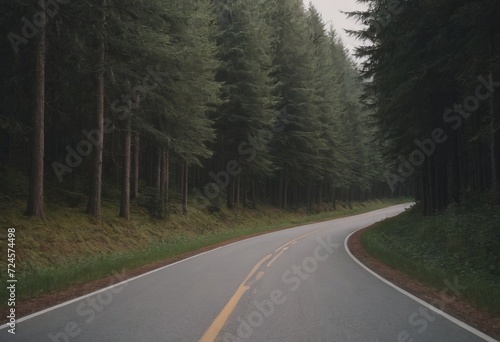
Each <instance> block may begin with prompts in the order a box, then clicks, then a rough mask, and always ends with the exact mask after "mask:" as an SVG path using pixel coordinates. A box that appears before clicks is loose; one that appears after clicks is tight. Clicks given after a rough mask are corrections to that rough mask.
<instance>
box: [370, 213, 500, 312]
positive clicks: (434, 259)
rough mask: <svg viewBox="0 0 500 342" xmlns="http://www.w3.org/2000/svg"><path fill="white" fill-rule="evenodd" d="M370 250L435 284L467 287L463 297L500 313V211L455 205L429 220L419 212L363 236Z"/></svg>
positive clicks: (386, 260)
mask: <svg viewBox="0 0 500 342" xmlns="http://www.w3.org/2000/svg"><path fill="white" fill-rule="evenodd" d="M361 243H362V244H363V246H364V247H365V248H366V249H367V251H368V252H369V253H370V254H372V255H374V256H375V257H377V258H378V259H380V260H381V261H383V262H384V263H386V264H387V265H389V266H391V267H393V268H396V269H398V270H401V271H403V272H404V273H406V274H408V275H410V276H412V277H414V278H416V279H418V280H419V281H421V282H423V283H425V284H428V285H431V286H433V287H435V288H436V289H438V290H443V289H444V288H446V285H445V281H446V280H448V281H449V282H451V283H454V280H455V279H458V283H459V284H460V285H461V286H464V287H465V289H464V290H463V291H461V295H460V296H461V297H462V298H464V299H466V300H468V301H470V302H471V303H473V304H474V305H476V306H477V307H479V308H482V309H486V310H487V311H489V312H490V313H492V314H495V315H500V215H499V211H498V208H491V207H489V206H487V205H481V206H477V207H474V208H460V207H452V208H450V209H448V210H447V211H446V212H444V213H441V214H437V215H434V216H430V217H423V216H421V215H420V214H419V212H418V211H417V210H416V209H414V210H410V211H409V212H407V213H405V214H403V215H401V216H398V217H395V218H392V219H389V220H386V221H383V222H381V223H379V224H377V225H376V226H375V227H374V228H372V229H370V230H368V231H366V232H364V233H363V234H362V235H361Z"/></svg>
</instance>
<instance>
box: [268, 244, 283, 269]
mask: <svg viewBox="0 0 500 342" xmlns="http://www.w3.org/2000/svg"><path fill="white" fill-rule="evenodd" d="M287 249H288V247H285V248H283V249H282V250H281V252H279V253H278V254H276V255H275V256H274V258H272V259H271V261H269V262H268V263H267V265H266V267H271V265H272V264H273V262H275V261H276V259H278V258H279V257H280V256H281V254H283V253H285V251H286V250H287Z"/></svg>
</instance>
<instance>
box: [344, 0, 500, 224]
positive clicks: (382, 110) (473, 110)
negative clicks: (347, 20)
mask: <svg viewBox="0 0 500 342" xmlns="http://www.w3.org/2000/svg"><path fill="white" fill-rule="evenodd" d="M360 2H362V3H365V4H367V6H368V7H369V10H368V11H365V12H356V13H350V14H349V15H350V16H351V17H352V18H355V19H357V20H360V21H362V22H363V23H365V24H366V25H367V28H366V29H365V30H362V31H358V32H352V33H353V34H355V35H356V36H357V37H358V38H359V39H360V40H362V41H364V42H365V44H364V46H360V47H359V48H358V49H357V56H359V57H362V58H363V59H364V62H363V63H362V66H361V68H360V72H361V76H362V78H363V79H365V80H370V81H369V82H365V83H364V84H363V95H362V102H363V103H364V106H365V108H370V109H371V111H372V112H373V116H372V118H373V119H374V120H375V121H376V123H377V127H378V131H377V132H378V139H377V140H378V141H379V142H380V144H381V145H382V146H383V150H384V157H385V158H387V159H386V160H387V161H388V165H390V167H389V168H388V170H391V171H389V172H388V173H387V174H386V178H387V181H388V184H389V185H390V186H391V187H395V186H396V185H398V184H403V183H406V182H408V181H411V182H412V183H413V184H414V191H415V196H416V199H417V201H418V203H419V205H420V206H421V209H422V212H423V213H424V214H426V215H427V214H432V213H435V212H439V211H442V210H444V209H445V208H447V206H448V205H449V204H452V203H453V204H464V203H470V202H483V201H484V202H487V203H490V204H498V203H499V201H500V197H499V188H498V182H499V180H500V177H499V171H498V169H499V167H500V161H499V158H500V148H499V143H500V136H499V134H498V129H499V127H500V123H499V115H498V108H499V107H500V50H499V48H500V47H499V42H500V30H499V28H500V3H499V2H498V1H495V0H479V1H461V0H446V1H435V2H433V1H390V0H388V1H373V0H361V1H360Z"/></svg>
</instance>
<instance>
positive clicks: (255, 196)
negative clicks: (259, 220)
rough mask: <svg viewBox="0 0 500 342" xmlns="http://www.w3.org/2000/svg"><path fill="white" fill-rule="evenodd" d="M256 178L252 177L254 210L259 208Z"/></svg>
mask: <svg viewBox="0 0 500 342" xmlns="http://www.w3.org/2000/svg"><path fill="white" fill-rule="evenodd" d="M255 178H256V176H252V209H256V208H257V191H256V189H255V188H256V184H255V182H256V180H255Z"/></svg>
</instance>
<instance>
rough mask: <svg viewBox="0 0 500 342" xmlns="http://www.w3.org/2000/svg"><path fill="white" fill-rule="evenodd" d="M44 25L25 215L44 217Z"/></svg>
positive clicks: (37, 68) (37, 76) (36, 84)
mask: <svg viewBox="0 0 500 342" xmlns="http://www.w3.org/2000/svg"><path fill="white" fill-rule="evenodd" d="M45 55H46V34H45V27H41V28H40V32H39V37H38V42H37V47H36V62H35V63H36V67H35V102H34V111H35V112H34V115H33V137H32V146H33V148H32V157H31V170H30V179H29V194H28V203H27V207H26V215H28V216H33V217H37V218H41V219H43V218H44V210H43V173H44V161H43V159H44V154H45V150H44V144H45V122H44V121H45Z"/></svg>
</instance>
